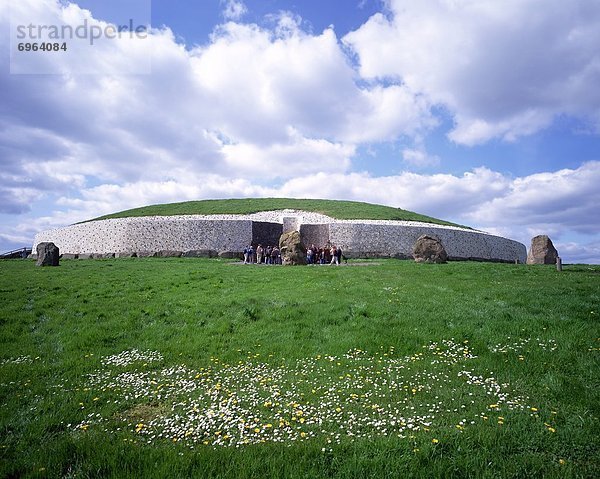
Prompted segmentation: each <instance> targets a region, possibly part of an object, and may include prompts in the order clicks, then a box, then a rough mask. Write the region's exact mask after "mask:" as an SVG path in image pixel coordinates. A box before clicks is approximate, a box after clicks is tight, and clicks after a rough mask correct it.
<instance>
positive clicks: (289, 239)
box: [279, 231, 306, 265]
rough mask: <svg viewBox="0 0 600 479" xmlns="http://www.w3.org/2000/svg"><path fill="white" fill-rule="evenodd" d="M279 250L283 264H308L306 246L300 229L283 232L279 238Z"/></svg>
mask: <svg viewBox="0 0 600 479" xmlns="http://www.w3.org/2000/svg"><path fill="white" fill-rule="evenodd" d="M279 250H280V251H281V263H282V264H283V265H297V264H306V246H304V245H303V244H302V241H301V239H300V232H299V231H289V232H287V233H283V234H282V235H281V237H280V238H279Z"/></svg>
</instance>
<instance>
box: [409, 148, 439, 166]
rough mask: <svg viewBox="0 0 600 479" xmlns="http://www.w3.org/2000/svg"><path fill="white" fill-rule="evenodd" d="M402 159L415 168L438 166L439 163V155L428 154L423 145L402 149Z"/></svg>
mask: <svg viewBox="0 0 600 479" xmlns="http://www.w3.org/2000/svg"><path fill="white" fill-rule="evenodd" d="M402 159H403V160H404V162H405V163H407V164H409V165H411V166H414V167H417V168H425V167H428V166H438V165H439V164H440V157H439V156H437V155H430V154H429V153H427V151H426V150H425V148H424V147H423V146H418V147H416V148H405V149H404V150H402Z"/></svg>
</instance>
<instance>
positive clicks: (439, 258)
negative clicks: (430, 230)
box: [412, 235, 448, 263]
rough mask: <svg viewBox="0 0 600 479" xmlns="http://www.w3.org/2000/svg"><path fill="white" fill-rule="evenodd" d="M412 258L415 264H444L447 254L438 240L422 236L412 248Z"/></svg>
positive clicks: (433, 237)
mask: <svg viewBox="0 0 600 479" xmlns="http://www.w3.org/2000/svg"><path fill="white" fill-rule="evenodd" d="M412 254H413V258H414V259H415V261H416V262H417V263H445V262H446V261H448V254H447V253H446V249H445V248H444V245H443V244H442V242H441V241H440V239H439V238H437V237H435V236H430V235H422V236H420V237H419V239H417V241H416V242H415V244H414V246H413V253H412Z"/></svg>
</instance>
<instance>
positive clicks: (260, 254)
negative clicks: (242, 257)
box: [256, 244, 265, 264]
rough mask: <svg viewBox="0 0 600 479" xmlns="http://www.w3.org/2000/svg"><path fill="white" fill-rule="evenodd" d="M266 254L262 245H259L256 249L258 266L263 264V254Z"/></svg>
mask: <svg viewBox="0 0 600 479" xmlns="http://www.w3.org/2000/svg"><path fill="white" fill-rule="evenodd" d="M264 252H265V251H264V249H263V247H262V245H261V244H259V245H258V246H257V247H256V262H257V263H258V264H261V263H262V261H263V254H264Z"/></svg>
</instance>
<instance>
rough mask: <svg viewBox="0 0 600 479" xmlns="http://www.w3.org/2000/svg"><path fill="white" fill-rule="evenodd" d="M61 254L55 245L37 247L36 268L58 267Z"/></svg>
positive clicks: (41, 244)
mask: <svg viewBox="0 0 600 479" xmlns="http://www.w3.org/2000/svg"><path fill="white" fill-rule="evenodd" d="M59 258H60V252H59V251H58V247H57V246H56V245H55V244H54V243H39V244H38V245H37V261H36V262H35V265H36V266H58V260H59Z"/></svg>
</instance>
